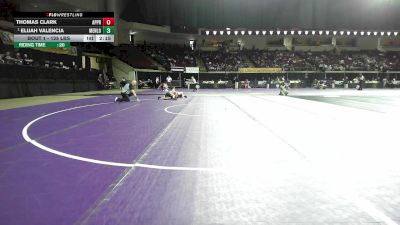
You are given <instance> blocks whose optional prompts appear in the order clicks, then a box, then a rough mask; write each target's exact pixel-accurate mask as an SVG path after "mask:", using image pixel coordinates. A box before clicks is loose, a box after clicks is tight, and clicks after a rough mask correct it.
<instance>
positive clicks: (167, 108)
mask: <svg viewBox="0 0 400 225" xmlns="http://www.w3.org/2000/svg"><path fill="white" fill-rule="evenodd" d="M192 104H202V103H192ZM182 105H188V104H179V105H171V106H168V107H166V108H165V109H164V111H165V112H167V113H170V114H174V115H181V116H200V115H196V114H186V113H177V112H171V111H169V109H170V108H174V107H177V106H182Z"/></svg>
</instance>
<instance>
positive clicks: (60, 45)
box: [14, 42, 71, 48]
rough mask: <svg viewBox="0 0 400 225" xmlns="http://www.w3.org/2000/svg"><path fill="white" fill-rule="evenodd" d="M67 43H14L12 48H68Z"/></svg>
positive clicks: (69, 45)
mask: <svg viewBox="0 0 400 225" xmlns="http://www.w3.org/2000/svg"><path fill="white" fill-rule="evenodd" d="M69 47H71V44H70V43H69V42H14V48H69Z"/></svg>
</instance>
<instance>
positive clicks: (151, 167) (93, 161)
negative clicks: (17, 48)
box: [22, 102, 221, 172]
mask: <svg viewBox="0 0 400 225" xmlns="http://www.w3.org/2000/svg"><path fill="white" fill-rule="evenodd" d="M113 103H114V102H105V103H97V104H90V105H83V106H76V107H72V108H68V109H63V110H59V111H56V112H52V113H48V114H46V115H43V116H40V117H38V118H36V119H34V120H32V121H31V122H29V123H28V124H26V125H25V127H24V128H23V129H22V136H23V138H24V139H25V141H26V142H28V143H30V144H32V145H34V146H36V147H37V148H39V149H41V150H43V151H46V152H49V153H52V154H55V155H58V156H61V157H65V158H69V159H74V160H78V161H83V162H88V163H94V164H100V165H107V166H118V167H129V168H132V167H141V168H149V169H158V170H175V171H211V172H215V171H221V169H217V168H205V167H180V166H159V165H151V164H142V163H120V162H110V161H104V160H97V159H91V158H86V157H82V156H77V155H72V154H68V153H65V152H61V151H58V150H56V149H52V148H50V147H47V146H45V145H43V144H41V143H39V142H37V141H35V140H33V139H32V138H31V137H30V136H29V135H28V129H29V127H30V126H32V125H33V124H34V123H36V122H37V121H39V120H41V119H44V118H46V117H49V116H52V115H55V114H58V113H61V112H66V111H71V110H75V109H80V108H86V107H91V106H98V105H106V104H113Z"/></svg>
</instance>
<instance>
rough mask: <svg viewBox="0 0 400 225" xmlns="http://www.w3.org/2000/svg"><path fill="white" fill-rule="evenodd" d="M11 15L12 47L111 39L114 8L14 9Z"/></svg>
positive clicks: (65, 46) (68, 45)
mask: <svg viewBox="0 0 400 225" xmlns="http://www.w3.org/2000/svg"><path fill="white" fill-rule="evenodd" d="M14 18H15V19H14V48H69V47H70V43H71V42H114V12H16V13H15V17H14Z"/></svg>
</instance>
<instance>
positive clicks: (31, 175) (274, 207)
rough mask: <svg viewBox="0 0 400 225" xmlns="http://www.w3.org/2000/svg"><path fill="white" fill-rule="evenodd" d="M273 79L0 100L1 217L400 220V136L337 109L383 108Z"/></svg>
mask: <svg viewBox="0 0 400 225" xmlns="http://www.w3.org/2000/svg"><path fill="white" fill-rule="evenodd" d="M298 92H301V91H298ZM310 92H312V91H310V90H307V94H309V93H310ZM270 93H272V91H265V90H262V91H256V90H243V91H233V90H215V91H213V90H201V91H200V92H199V93H194V94H190V95H189V98H187V99H179V100H177V101H163V100H160V101H157V95H156V94H158V93H157V92H146V94H142V95H141V96H140V98H141V100H142V101H141V102H129V103H114V102H113V99H114V98H113V96H102V97H95V98H91V99H84V100H75V101H68V102H61V103H52V104H46V105H40V106H32V107H25V108H18V109H11V110H4V111H0V121H1V130H0V135H1V139H0V225H3V224H4V225H25V224H32V225H36V224H37V225H54V224H57V225H64V224H65V225H71V224H87V225H103V224H104V225H105V224H112V225H126V224H144V225H153V224H154V225H165V224H185V225H186V224H301V225H306V224H307V225H309V224H357V225H358V224H360V225H361V224H389V225H395V224H399V221H400V214H399V212H400V198H399V197H398V193H399V192H398V191H399V189H398V187H400V172H399V171H400V168H399V166H397V165H398V164H397V163H395V161H396V157H395V156H396V154H397V153H396V151H394V150H393V149H394V148H393V146H392V145H390V144H387V145H385V147H386V148H381V147H382V143H377V144H376V143H373V142H368V143H359V142H357V143H354V142H351V141H350V140H349V139H348V138H347V139H346V137H348V136H350V135H351V137H353V138H357V137H359V136H362V137H364V138H366V139H370V138H372V137H375V138H376V137H377V136H376V135H377V134H371V133H370V132H368V129H369V128H367V126H366V125H365V126H362V125H360V127H357V128H356V129H357V132H356V134H354V132H353V131H354V128H353V129H352V130H349V129H343V127H342V124H340V123H338V122H337V121H351V120H352V119H354V118H356V117H357V118H359V117H360V115H361V116H364V117H366V118H369V120H372V121H374V120H376V121H381V120H382V117H381V114H379V113H378V112H374V111H367V110H362V109H356V108H349V107H345V106H338V105H335V104H328V103H324V102H318V101H310V100H304V99H299V98H290V97H279V96H272V95H271V94H270ZM273 94H274V95H275V94H276V93H275V92H274V93H273ZM321 98H323V97H321ZM355 99H356V97H352V98H351V101H353V102H354V101H356V100H355ZM371 107H372V106H371ZM393 107H395V106H393ZM396 107H397V106H396ZM391 110H393V108H391ZM388 115H389V114H388ZM281 118H285V119H284V120H282V119H281ZM299 118H301V119H299ZM321 121H324V124H326V126H328V127H329V128H330V129H327V128H326V127H314V129H307V126H309V125H310V124H318V123H321ZM283 122H284V124H282V123H283ZM374 126H375V127H374V128H375V129H383V128H384V127H381V126H380V125H374ZM382 126H384V125H382ZM338 131H340V132H338ZM299 134H301V135H299ZM358 135H359V136H358ZM387 135H389V138H390V137H391V136H390V134H386V137H387ZM332 138H333V139H338V140H344V141H341V142H338V143H336V142H332V141H331V140H332ZM311 142H312V143H313V144H312V145H311V144H310V143H311ZM327 142H329V143H330V144H329V145H324V143H327ZM343 144H345V145H346V147H343ZM321 146H323V147H321ZM360 155H362V157H361V156H360ZM378 162H380V163H379V166H371V165H377V163H378Z"/></svg>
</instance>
